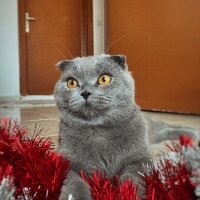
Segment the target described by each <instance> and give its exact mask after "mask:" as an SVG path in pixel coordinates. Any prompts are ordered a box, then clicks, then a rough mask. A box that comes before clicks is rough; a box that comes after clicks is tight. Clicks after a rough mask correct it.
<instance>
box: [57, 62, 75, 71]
mask: <svg viewBox="0 0 200 200" xmlns="http://www.w3.org/2000/svg"><path fill="white" fill-rule="evenodd" d="M71 62H72V61H71V60H62V61H60V62H58V63H57V64H56V67H57V68H58V69H59V70H61V71H64V69H65V68H66V67H67V66H68V65H69V64H70V63H71Z"/></svg>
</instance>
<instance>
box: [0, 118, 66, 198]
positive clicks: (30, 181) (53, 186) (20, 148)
mask: <svg viewBox="0 0 200 200" xmlns="http://www.w3.org/2000/svg"><path fill="white" fill-rule="evenodd" d="M0 123H1V124H0V165H1V167H0V181H1V180H2V178H3V176H12V177H14V185H15V187H16V193H15V196H16V197H19V196H21V195H23V192H24V191H23V190H24V188H27V189H28V193H29V194H28V195H29V196H31V197H34V199H37V200H41V199H52V200H55V199H57V198H58V196H59V193H60V188H61V186H62V182H63V180H64V179H65V176H66V174H67V171H68V169H69V161H68V160H65V159H64V158H63V156H62V155H59V154H57V153H55V152H53V151H52V147H51V145H52V142H51V141H50V139H46V140H45V139H42V138H39V137H33V138H32V137H28V130H27V129H25V128H21V127H20V126H19V125H18V124H17V123H16V122H13V123H11V120H9V119H7V118H4V119H2V120H1V122H0Z"/></svg>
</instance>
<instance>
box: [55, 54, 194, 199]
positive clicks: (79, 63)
mask: <svg viewBox="0 0 200 200" xmlns="http://www.w3.org/2000/svg"><path fill="white" fill-rule="evenodd" d="M57 66H58V67H59V69H60V70H61V71H62V73H61V78H60V80H59V81H58V82H57V84H56V87H55V100H56V103H57V107H58V110H59V114H60V119H61V120H60V144H59V152H60V153H63V154H64V155H65V156H66V157H67V158H68V159H70V161H71V167H72V170H71V171H70V172H69V174H68V176H67V178H66V180H65V181H64V184H63V187H62V190H61V195H60V198H59V199H60V200H67V199H68V196H69V195H72V196H73V198H74V199H75V200H90V199H91V196H90V190H89V188H88V186H87V184H86V183H84V182H83V181H82V180H81V178H80V177H79V175H78V174H79V171H80V169H82V170H83V171H85V172H87V173H88V174H91V173H92V172H93V171H94V170H100V171H102V172H105V173H106V174H107V175H108V176H109V177H112V176H114V175H119V178H120V180H121V181H123V180H125V179H128V178H131V179H132V180H133V181H134V182H135V183H137V182H138V181H139V178H140V176H139V174H138V171H141V170H142V167H141V165H142V163H146V162H148V161H149V160H150V142H151V143H155V142H160V141H162V140H165V139H171V138H172V139H177V138H178V136H179V135H180V134H182V133H183V132H185V133H187V134H191V135H192V136H193V137H197V134H196V132H195V130H193V129H190V128H184V127H175V128H174V127H173V126H171V125H168V124H166V123H164V122H160V121H158V120H154V119H150V118H148V117H146V116H144V115H143V114H142V112H141V111H140V109H139V108H138V106H137V105H136V103H135V102H134V94H135V92H134V80H133V78H132V76H131V73H130V72H129V71H128V66H127V64H126V62H125V57H124V56H110V55H105V54H103V55H98V56H90V57H83V58H79V57H78V58H75V59H73V60H71V61H61V62H60V63H58V64H57ZM102 74H109V75H110V76H111V77H112V79H111V83H110V84H109V85H107V86H101V85H99V84H98V83H97V80H98V77H99V76H100V75H102ZM69 77H70V78H75V79H76V80H77V81H78V83H79V85H78V87H77V88H74V89H69V88H68V87H67V85H66V80H67V79H68V78H69ZM83 91H87V92H90V93H91V95H90V96H89V97H88V99H87V100H85V99H84V98H83V97H82V96H81V93H82V92H83ZM148 135H151V137H148ZM149 141H150V142H149Z"/></svg>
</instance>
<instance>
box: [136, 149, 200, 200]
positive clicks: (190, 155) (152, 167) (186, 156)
mask: <svg viewBox="0 0 200 200" xmlns="http://www.w3.org/2000/svg"><path fill="white" fill-rule="evenodd" d="M166 160H170V161H172V162H171V164H173V166H174V167H176V166H177V167H178V163H180V162H181V161H184V162H186V166H187V168H188V170H189V171H191V172H192V175H191V178H190V180H191V182H192V183H194V185H195V191H194V192H195V195H196V198H197V200H200V147H199V146H188V147H185V146H182V147H181V148H180V151H171V152H169V153H167V154H163V155H160V156H156V157H155V158H154V159H153V160H152V162H151V164H149V165H143V170H144V174H146V175H148V176H149V175H151V174H152V173H153V171H158V172H159V176H160V180H161V181H162V182H164V181H165V176H163V174H162V173H163V172H162V169H163V167H164V166H165V163H166ZM140 174H142V173H140ZM144 174H142V175H143V176H145V175H144Z"/></svg>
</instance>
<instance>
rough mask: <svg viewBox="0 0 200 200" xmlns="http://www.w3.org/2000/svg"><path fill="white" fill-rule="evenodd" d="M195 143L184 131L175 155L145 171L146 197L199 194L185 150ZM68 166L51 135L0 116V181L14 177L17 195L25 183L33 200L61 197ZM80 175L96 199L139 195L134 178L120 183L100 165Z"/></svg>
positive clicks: (180, 198)
mask: <svg viewBox="0 0 200 200" xmlns="http://www.w3.org/2000/svg"><path fill="white" fill-rule="evenodd" d="M192 145H193V141H192V139H191V138H190V137H188V136H181V137H180V144H177V143H174V144H173V146H172V147H169V146H168V147H169V148H170V149H171V150H172V151H173V152H174V154H175V158H172V157H170V156H168V157H165V156H163V157H162V156H161V157H160V159H158V160H156V161H154V162H153V163H152V166H151V167H150V169H149V170H147V171H146V173H145V174H144V177H143V178H144V181H145V183H146V197H145V199H146V200H195V199H196V196H195V194H194V190H195V187H196V185H195V184H194V183H193V182H191V176H192V175H193V178H194V173H193V169H192V167H191V166H190V167H189V165H188V162H187V158H185V157H184V155H183V154H182V151H183V149H187V148H192ZM183 146H184V148H182V147H183ZM191 152H192V151H191ZM197 152H200V150H198V151H197ZM192 155H193V154H192ZM188 158H189V157H188ZM196 160H197V162H199V161H198V159H196ZM196 160H195V161H196ZM147 168H148V167H147ZM68 170H69V161H68V160H66V159H64V158H63V156H62V155H59V154H57V153H55V152H54V151H53V148H52V142H51V140H50V139H42V138H40V137H38V136H35V137H31V136H30V135H29V134H28V130H27V129H26V128H22V127H20V126H19V125H18V124H17V123H16V122H15V121H12V122H11V120H10V119H8V118H4V119H2V120H0V182H1V180H2V179H3V177H12V180H13V181H14V186H15V197H16V199H17V198H19V197H24V189H26V195H27V194H28V197H30V199H33V200H43V199H49V200H56V199H58V197H59V193H60V189H61V187H62V183H63V180H64V179H65V177H66V174H67V172H68ZM141 171H142V166H141ZM195 172H196V173H197V171H195ZM80 176H81V177H82V179H83V180H84V181H85V182H86V183H87V184H88V185H89V186H90V190H91V194H92V197H93V199H94V200H139V198H138V196H137V186H135V185H134V184H133V183H132V182H131V180H127V181H125V182H123V183H120V182H119V180H118V177H117V176H116V177H113V178H110V179H109V178H107V177H106V175H103V174H101V173H100V172H98V171H95V172H94V173H93V174H92V176H88V175H87V174H85V173H84V172H82V171H81V172H80ZM0 198H1V196H0ZM24 199H25V198H24ZM26 199H28V198H27V196H26Z"/></svg>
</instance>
